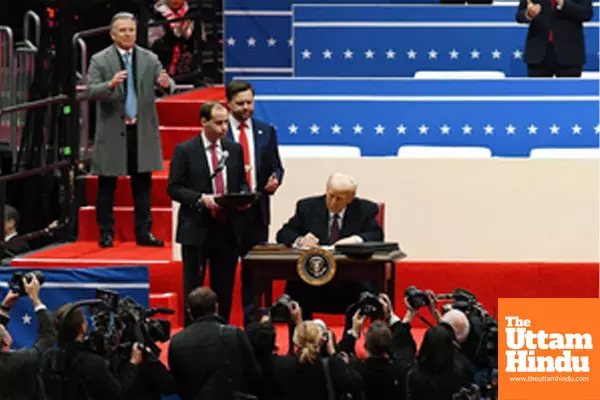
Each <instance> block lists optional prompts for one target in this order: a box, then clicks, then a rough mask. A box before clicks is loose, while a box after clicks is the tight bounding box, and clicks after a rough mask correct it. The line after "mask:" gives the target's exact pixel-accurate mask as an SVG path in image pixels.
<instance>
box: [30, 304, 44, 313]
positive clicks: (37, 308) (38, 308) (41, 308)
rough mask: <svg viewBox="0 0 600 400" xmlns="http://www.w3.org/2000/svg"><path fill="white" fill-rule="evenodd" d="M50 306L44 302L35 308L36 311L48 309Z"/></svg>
mask: <svg viewBox="0 0 600 400" xmlns="http://www.w3.org/2000/svg"><path fill="white" fill-rule="evenodd" d="M47 309H48V308H47V307H46V306H45V305H44V304H40V305H39V306H37V307H36V308H34V309H33V310H34V311H35V312H38V311H41V310H47Z"/></svg>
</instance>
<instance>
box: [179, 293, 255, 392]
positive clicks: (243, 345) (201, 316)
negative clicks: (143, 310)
mask: <svg viewBox="0 0 600 400" xmlns="http://www.w3.org/2000/svg"><path fill="white" fill-rule="evenodd" d="M188 305H189V308H188V312H189V313H190V315H191V317H192V319H193V320H194V322H193V323H192V324H191V325H188V326H187V327H186V328H185V329H184V330H183V331H181V332H179V333H178V334H176V335H175V336H173V339H172V340H171V344H170V345H169V367H170V368H171V373H172V374H173V376H174V377H175V380H176V381H177V384H178V386H179V395H180V396H181V399H182V400H192V399H215V400H218V399H231V398H232V396H233V394H234V393H236V392H241V393H248V392H250V393H252V394H256V392H257V391H258V389H257V388H256V386H258V384H259V381H260V372H261V371H260V367H259V365H258V363H257V361H256V358H255V356H254V351H253V350H252V346H251V345H250V342H249V341H248V337H247V336H246V334H245V333H244V331H242V330H241V329H240V328H238V327H236V326H232V325H227V324H226V323H225V321H224V320H223V319H221V318H220V317H219V316H218V315H217V311H218V304H217V295H216V294H215V292H213V291H212V290H211V289H210V288H208V287H205V286H201V287H198V288H196V289H194V290H193V291H192V292H191V293H190V294H189V296H188Z"/></svg>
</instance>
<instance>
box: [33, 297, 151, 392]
mask: <svg viewBox="0 0 600 400" xmlns="http://www.w3.org/2000/svg"><path fill="white" fill-rule="evenodd" d="M72 308H73V307H72V304H70V303H68V304H65V305H63V306H62V307H60V308H59V309H58V311H56V316H55V324H56V326H57V328H58V329H59V331H60V335H61V336H60V341H61V348H60V349H53V350H51V351H49V352H48V353H47V354H46V357H45V361H44V365H43V369H42V378H43V380H44V386H45V387H46V394H47V396H48V399H49V400H67V399H69V400H70V399H75V398H77V399H81V400H85V399H89V400H106V399H110V400H112V399H115V400H116V399H122V398H124V397H125V395H126V394H127V393H129V390H130V389H131V387H132V384H133V382H134V379H135V377H136V374H137V373H138V365H139V364H140V363H141V362H142V361H143V353H142V350H141V349H140V346H139V345H137V344H135V345H134V346H132V349H131V354H130V357H129V360H128V361H127V362H125V363H124V364H123V366H122V368H119V373H118V374H115V373H113V372H112V371H111V368H110V366H109V362H108V361H107V360H105V359H104V358H103V357H101V356H100V355H98V354H96V353H94V352H92V350H91V349H90V347H89V345H88V344H86V343H85V337H86V333H87V330H88V324H87V321H86V319H85V315H84V313H83V311H82V310H81V308H75V309H74V310H73V311H72V312H70V313H69V314H68V315H67V314H66V313H67V311H68V310H70V309H72ZM63 355H64V357H62V356H63Z"/></svg>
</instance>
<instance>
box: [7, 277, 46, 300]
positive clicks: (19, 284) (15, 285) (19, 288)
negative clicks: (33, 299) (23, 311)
mask: <svg viewBox="0 0 600 400" xmlns="http://www.w3.org/2000/svg"><path fill="white" fill-rule="evenodd" d="M34 276H35V277H36V278H37V280H38V282H39V283H40V285H43V284H44V273H43V272H42V271H33V272H28V273H25V272H23V271H16V272H14V273H13V276H12V278H11V279H10V281H9V282H8V288H9V290H10V291H11V292H13V293H18V294H19V296H21V297H23V296H27V292H26V291H25V286H24V285H23V278H25V281H26V282H27V283H30V282H31V280H32V279H33V277H34Z"/></svg>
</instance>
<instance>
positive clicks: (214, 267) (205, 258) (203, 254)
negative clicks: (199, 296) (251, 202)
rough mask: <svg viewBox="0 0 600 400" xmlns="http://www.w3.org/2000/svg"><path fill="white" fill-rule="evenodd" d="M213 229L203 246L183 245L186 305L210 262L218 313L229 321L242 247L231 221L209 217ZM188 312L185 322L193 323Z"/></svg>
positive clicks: (212, 286) (211, 285)
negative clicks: (238, 243)
mask: <svg viewBox="0 0 600 400" xmlns="http://www.w3.org/2000/svg"><path fill="white" fill-rule="evenodd" d="M209 223H211V229H210V230H209V232H208V235H207V237H206V241H205V243H204V244H203V245H202V246H188V245H184V246H181V256H182V259H183V295H184V299H183V300H184V308H185V309H186V310H187V298H188V295H189V293H190V292H191V291H192V290H194V289H196V288H197V287H199V286H202V285H203V284H204V277H205V275H206V264H207V262H208V263H210V287H211V289H212V290H213V291H214V292H215V293H216V295H217V301H218V302H219V310H218V311H219V315H220V316H221V317H222V318H223V319H224V320H225V321H227V322H229V316H230V314H231V298H232V294H233V284H234V280H235V269H236V266H237V262H238V254H239V249H238V246H237V242H236V240H235V235H234V234H233V228H232V226H231V223H229V222H224V223H221V222H217V221H216V220H213V221H210V222H209ZM191 322H192V321H191V318H190V316H189V313H188V312H186V313H185V325H186V326H187V325H189V324H190V323H191Z"/></svg>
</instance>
